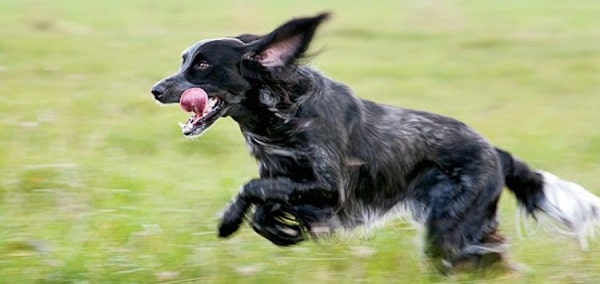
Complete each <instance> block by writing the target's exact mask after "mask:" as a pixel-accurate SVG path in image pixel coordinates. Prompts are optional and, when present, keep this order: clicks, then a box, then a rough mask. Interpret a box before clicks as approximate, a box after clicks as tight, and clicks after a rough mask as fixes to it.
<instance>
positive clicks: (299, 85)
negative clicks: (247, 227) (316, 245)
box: [152, 14, 543, 271]
mask: <svg viewBox="0 0 600 284" xmlns="http://www.w3.org/2000/svg"><path fill="white" fill-rule="evenodd" d="M327 18H328V15H327V14H321V15H318V16H316V17H308V18H298V19H293V20H291V21H289V22H287V23H285V24H284V25H282V26H281V27H279V28H277V29H275V30H274V31H273V32H271V33H269V34H267V35H265V36H257V35H250V34H244V35H241V36H238V37H229V38H222V39H214V40H205V41H201V42H198V43H197V44H195V45H193V46H191V47H190V48H189V49H187V50H186V51H185V52H184V54H183V63H182V66H181V69H180V71H179V72H178V73H177V74H175V75H173V76H171V77H168V78H166V79H164V80H162V81H161V82H159V83H157V84H156V85H155V86H154V88H153V90H152V93H153V94H154V96H155V99H156V100H158V101H159V102H162V103H174V102H178V101H179V98H180V96H181V94H182V92H183V91H184V90H186V89H189V88H202V89H204V90H206V92H207V93H208V95H209V97H211V98H213V99H215V100H217V101H218V104H217V106H215V107H214V108H213V109H212V110H211V113H210V115H209V116H210V117H209V118H210V119H209V118H207V119H205V120H203V121H201V122H200V123H198V124H197V125H196V124H194V125H193V128H192V129H191V130H190V129H187V130H186V131H185V133H184V134H186V135H187V136H197V135H200V134H202V133H203V132H204V131H205V130H206V129H207V128H208V127H210V126H211V125H212V123H213V122H214V121H215V120H216V118H218V117H223V116H230V117H232V118H233V119H234V120H235V121H237V122H238V123H239V126H240V129H241V132H242V134H243V135H244V137H245V139H246V142H247V143H248V145H249V146H250V149H251V153H252V155H254V157H256V159H257V160H258V161H259V163H260V178H257V179H254V180H252V181H250V182H248V183H247V184H246V185H244V187H243V188H242V190H241V192H240V193H239V195H238V196H237V197H236V198H235V199H234V200H233V201H232V203H231V204H230V205H229V206H228V207H227V209H226V210H225V213H224V215H223V220H222V222H221V224H220V225H219V236H221V237H227V236H230V235H231V234H233V233H234V232H236V231H237V230H238V228H239V227H240V225H241V224H242V222H243V220H244V217H245V216H246V215H247V214H249V212H252V211H251V208H254V215H253V217H252V219H251V224H252V228H253V229H254V230H255V231H256V232H257V233H259V234H260V235H262V236H264V237H265V238H267V239H269V240H270V241H272V242H273V243H275V244H277V245H281V246H286V245H292V244H296V243H298V242H300V241H302V240H305V239H306V238H307V236H319V235H321V234H327V233H329V232H332V231H333V230H335V229H336V228H342V227H343V228H353V227H356V226H359V225H365V224H369V223H370V222H372V221H374V220H375V219H376V218H380V217H384V216H386V215H391V214H393V213H395V212H397V211H400V210H401V209H404V210H408V211H410V212H411V214H412V217H414V219H415V220H417V221H419V222H421V223H422V224H424V227H425V229H426V253H427V255H428V256H430V257H431V258H432V259H433V261H434V263H435V264H436V266H437V267H438V268H439V269H440V270H441V271H448V269H450V268H452V267H453V266H454V265H456V264H459V263H461V262H464V261H467V260H468V261H472V260H475V261H481V259H483V258H484V257H488V256H490V255H491V256H492V259H499V256H500V255H501V253H502V252H503V249H504V246H503V242H504V241H503V238H502V237H501V236H500V235H499V234H498V232H497V228H498V221H497V217H496V209H497V203H498V199H499V197H500V194H501V192H502V188H503V186H504V185H505V184H506V185H507V186H508V188H509V189H510V190H511V191H512V192H514V193H515V195H516V196H517V199H518V200H519V202H520V203H522V204H523V205H524V206H525V208H526V209H527V210H528V211H529V212H530V213H533V212H534V211H535V210H536V209H537V207H538V203H539V200H541V199H542V198H543V193H541V190H542V187H543V181H542V177H541V176H540V174H538V173H536V172H534V171H532V170H530V169H529V168H528V167H527V166H526V165H525V164H523V163H522V162H520V161H518V160H516V159H515V158H513V157H512V156H511V155H510V154H509V153H507V152H505V151H503V150H500V149H496V148H494V147H493V146H491V145H490V143H488V142H487V141H486V140H485V139H484V138H482V137H481V136H480V135H479V134H477V133H476V132H475V131H473V130H472V129H471V128H469V127H468V126H466V125H465V124H463V123H462V122H459V121H457V120H455V119H452V118H449V117H445V116H441V115H437V114H433V113H427V112H423V111H416V110H411V109H405V108H398V107H392V106H386V105H381V104H377V103H374V102H371V101H368V100H363V99H360V98H358V97H356V96H355V95H354V94H353V92H352V91H351V90H350V88H348V87H347V86H346V85H344V84H342V83H339V82H336V81H333V80H331V79H330V78H327V77H326V76H324V75H322V74H321V73H319V72H317V71H315V70H313V69H312V68H310V67H308V66H306V65H302V64H300V63H299V59H301V58H302V57H303V56H304V52H305V51H306V50H307V48H308V46H309V43H310V42H311V39H312V38H313V35H314V33H315V31H316V28H317V27H318V26H319V25H320V24H321V23H322V22H323V21H325V20H326V19H327Z"/></svg>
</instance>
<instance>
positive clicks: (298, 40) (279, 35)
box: [249, 13, 329, 68]
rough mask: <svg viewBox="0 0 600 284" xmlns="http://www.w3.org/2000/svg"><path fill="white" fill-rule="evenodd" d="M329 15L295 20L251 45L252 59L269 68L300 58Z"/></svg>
mask: <svg viewBox="0 0 600 284" xmlns="http://www.w3.org/2000/svg"><path fill="white" fill-rule="evenodd" d="M328 18H329V13H322V14H319V15H317V16H315V17H307V18H297V19H293V20H291V21H289V22H287V23H285V24H283V25H282V26H280V27H278V28H277V29H275V30H274V31H272V32H271V33H269V34H267V35H266V36H264V37H262V38H260V39H257V40H256V41H254V42H252V43H250V44H249V49H250V51H251V55H250V59H252V60H254V61H256V62H258V63H260V65H262V66H264V67H268V68H273V67H281V66H286V65H288V64H290V63H291V62H294V61H295V60H296V59H298V58H300V57H301V56H302V55H303V54H304V52H305V51H306V50H307V49H308V45H309V44H310V41H311V40H312V38H313V35H314V34H315V30H316V29H317V27H318V26H319V24H321V23H322V22H323V21H325V20H327V19H328Z"/></svg>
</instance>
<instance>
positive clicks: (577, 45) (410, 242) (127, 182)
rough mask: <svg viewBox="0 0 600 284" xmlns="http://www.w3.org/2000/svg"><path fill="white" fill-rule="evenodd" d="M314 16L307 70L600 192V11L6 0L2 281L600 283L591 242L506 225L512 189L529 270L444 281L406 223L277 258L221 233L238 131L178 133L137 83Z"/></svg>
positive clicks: (2, 8) (588, 0) (566, 5)
mask: <svg viewBox="0 0 600 284" xmlns="http://www.w3.org/2000/svg"><path fill="white" fill-rule="evenodd" d="M324 10H327V11H332V12H333V13H334V17H333V19H332V20H331V21H330V22H328V23H327V24H325V25H324V26H323V28H322V29H321V30H320V31H319V32H318V34H317V39H316V41H315V42H314V44H313V46H312V50H313V51H314V52H315V53H316V54H318V55H317V56H316V57H314V58H313V59H312V62H311V64H312V65H314V66H316V67H317V68H319V69H320V70H322V71H323V72H324V73H326V74H327V75H329V76H331V77H333V78H335V79H337V80H340V81H343V82H346V83H347V84H349V85H351V86H352V88H353V89H354V90H355V91H356V92H357V94H358V95H359V96H361V97H363V98H368V99H372V100H377V101H379V102H383V103H387V104H393V105H398V106H404V107H410V108H417V109H424V110H428V111H433V112H438V113H443V114H446V115H449V116H453V117H456V118H459V119H461V120H463V121H465V122H466V123H468V124H470V125H472V126H473V127H474V128H476V129H478V130H479V131H480V132H481V133H482V134H483V135H484V136H486V137H487V138H488V139H489V140H490V141H493V143H494V144H496V145H498V146H500V147H502V148H504V149H507V150H509V151H511V152H513V153H514V154H516V155H518V156H519V157H521V158H522V159H524V160H526V161H528V162H529V163H530V164H531V165H532V166H534V167H536V168H543V169H546V170H549V171H552V172H554V173H556V174H557V175H560V176H562V177H564V178H566V179H569V180H575V181H577V182H579V183H580V184H582V185H583V186H585V187H586V188H588V189H590V190H591V191H593V192H595V193H596V194H600V180H599V179H598V178H597V177H598V176H600V126H599V123H600V76H599V74H600V28H599V27H600V1H596V0H578V1H544V0H507V1H459V0H456V1H442V0H427V1H417V0H406V1H317V0H310V1H295V0H293V1H274V0H262V1H241V0H238V1H231V0H219V1H143V0H131V1H116V0H104V1H96V0H93V1H77V0H70V1H69V0H60V1H59V0H56V1H43V0H37V1H35V0H0V283H153V282H170V283H195V282H202V283H235V282H239V283H282V282H286V283H310V282H311V281H312V282H314V283H324V282H326V281H328V282H331V283H352V282H367V283H394V282H399V283H427V282H439V281H461V280H465V281H469V280H477V279H481V278H484V279H488V280H494V281H496V282H498V283H512V282H515V281H517V282H527V283H598V281H600V261H598V256H599V255H600V241H593V242H592V243H591V248H590V250H588V251H581V250H579V248H578V245H577V242H576V241H574V240H572V239H570V238H568V237H565V236H561V235H559V234H557V233H556V231H553V230H551V229H547V228H548V225H547V226H537V225H536V224H535V223H529V222H527V223H525V224H521V226H517V225H516V223H515V218H514V216H515V213H514V212H515V200H514V198H513V197H512V196H510V194H509V193H506V194H505V195H504V198H503V200H502V206H501V220H502V223H503V226H502V228H503V232H504V233H505V234H506V235H508V236H509V237H510V239H511V242H512V244H513V247H512V248H511V251H512V257H513V258H514V260H515V261H518V262H522V263H526V264H527V265H528V266H529V268H530V271H529V272H526V273H523V274H521V275H518V274H493V273H488V274H486V275H473V274H461V275H457V276H455V277H454V278H444V277H441V276H438V275H437V274H436V273H435V272H434V271H433V270H431V269H430V268H428V267H426V265H425V263H424V261H423V258H422V255H421V250H420V248H419V247H418V241H417V240H418V232H417V230H415V229H413V227H412V226H410V225H409V224H408V223H406V222H403V221H399V220H398V221H392V222H389V223H387V224H386V225H385V226H384V227H383V228H380V229H377V230H375V231H373V232H371V233H369V234H364V233H362V232H361V231H360V230H358V231H356V232H354V233H350V234H340V235H337V236H334V237H331V238H330V239H326V240H322V241H319V242H306V243H303V244H301V245H299V246H295V247H292V248H286V249H281V248H278V247H275V246H274V245H272V244H270V243H269V242H268V241H266V240H264V239H262V238H260V237H259V236H258V235H256V234H254V233H253V232H252V230H251V229H250V228H248V227H247V226H245V227H243V229H242V230H241V232H239V233H238V234H237V235H236V236H235V237H234V238H232V239H229V240H218V239H217V237H216V232H215V229H216V226H217V222H218V216H219V212H220V210H221V209H222V208H223V206H224V205H225V204H226V203H227V202H228V201H229V199H230V197H231V196H232V195H234V194H235V193H236V192H237V190H238V188H239V186H240V185H241V184H243V183H244V182H246V181H247V180H249V179H251V178H253V177H255V176H256V175H257V174H256V173H257V166H256V163H255V162H254V161H253V160H252V159H251V158H250V156H249V155H248V153H247V149H246V146H245V145H244V143H243V139H242V136H241V135H240V134H239V131H238V129H237V126H236V125H235V123H234V122H233V121H231V120H230V119H222V120H220V121H219V122H217V123H216V125H215V126H214V127H213V128H212V129H211V131H209V132H208V133H206V134H205V135H204V136H203V137H202V138H201V139H198V140H187V139H184V138H183V137H182V135H181V132H180V129H179V127H178V125H177V123H178V122H182V121H185V120H186V119H187V118H188V114H186V113H184V112H183V111H181V109H180V108H179V107H178V106H177V105H173V106H171V107H160V106H158V105H157V104H156V103H155V102H154V101H153V99H152V97H151V94H150V92H149V90H150V88H151V86H152V85H153V84H154V83H155V82H156V81H158V80H159V79H161V78H162V77H165V76H167V75H169V74H172V73H174V72H175V71H176V70H177V69H178V67H179V66H178V65H179V63H180V53H181V51H182V50H183V49H185V48H186V47H187V46H189V45H190V44H192V43H194V42H196V41H197V40H201V39H205V38H213V37H222V36H228V35H237V34H241V33H247V32H251V33H266V32H268V31H270V30H271V29H273V28H275V27H276V26H277V25H279V24H280V23H282V22H284V21H286V20H288V19H289V18H292V17H295V16H301V15H312V14H315V13H317V12H320V11H324ZM517 227H519V228H523V230H522V234H518V232H519V230H518V229H517Z"/></svg>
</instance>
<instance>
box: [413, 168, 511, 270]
mask: <svg viewBox="0 0 600 284" xmlns="http://www.w3.org/2000/svg"><path fill="white" fill-rule="evenodd" d="M411 191H412V193H413V194H414V198H415V200H416V201H417V203H419V204H421V205H423V206H424V207H425V208H426V216H425V218H424V222H425V224H424V225H425V229H426V240H425V241H426V243H425V245H426V247H425V253H426V254H427V256H428V257H429V258H430V259H431V261H432V263H433V265H434V266H435V267H436V268H437V269H438V270H439V271H440V272H442V273H451V272H452V271H453V270H454V269H455V268H456V267H458V266H463V265H469V266H474V267H475V268H481V267H483V266H489V265H491V264H493V263H495V262H498V261H500V260H502V254H503V252H504V251H505V250H506V246H505V244H504V238H502V237H501V236H500V235H499V234H498V233H497V227H498V222H497V220H496V207H497V203H498V199H499V197H500V193H501V191H502V183H501V182H500V179H499V178H498V177H497V176H496V175H495V174H487V175H485V174H482V173H481V172H478V173H477V174H473V175H464V174H462V175H455V176H453V175H449V174H448V171H443V170H441V169H440V168H439V167H437V166H436V165H432V166H430V167H426V168H424V169H423V170H422V171H421V172H420V173H419V174H418V175H416V177H415V178H414V179H413V181H412V183H411Z"/></svg>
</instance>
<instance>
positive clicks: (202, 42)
mask: <svg viewBox="0 0 600 284" xmlns="http://www.w3.org/2000/svg"><path fill="white" fill-rule="evenodd" d="M215 41H234V42H238V43H242V44H243V43H244V42H243V41H241V40H239V39H237V38H233V37H222V38H213V39H205V40H201V41H199V42H196V43H194V44H192V45H191V46H190V47H188V48H186V49H185V50H184V51H182V52H181V56H184V55H186V54H188V55H189V54H190V53H192V52H193V51H194V50H196V49H198V48H200V47H201V46H203V45H205V44H207V43H210V42H215Z"/></svg>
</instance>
